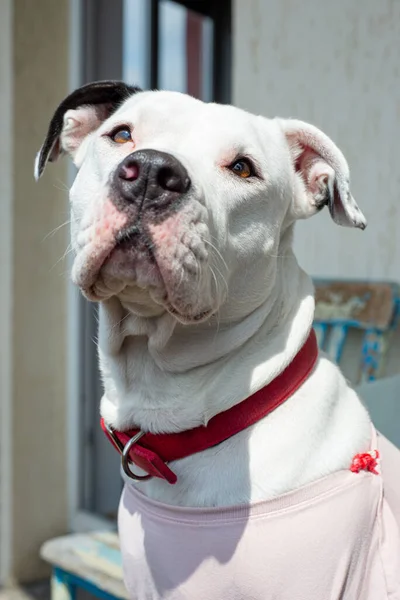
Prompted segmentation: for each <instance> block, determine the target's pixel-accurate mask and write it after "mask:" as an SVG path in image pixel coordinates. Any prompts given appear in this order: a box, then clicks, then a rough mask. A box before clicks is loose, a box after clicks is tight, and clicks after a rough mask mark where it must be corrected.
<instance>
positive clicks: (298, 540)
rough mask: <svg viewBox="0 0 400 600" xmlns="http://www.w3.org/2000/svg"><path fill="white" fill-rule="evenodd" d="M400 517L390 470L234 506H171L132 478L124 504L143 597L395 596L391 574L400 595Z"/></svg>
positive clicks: (131, 583) (127, 553)
mask: <svg viewBox="0 0 400 600" xmlns="http://www.w3.org/2000/svg"><path fill="white" fill-rule="evenodd" d="M392 518H393V517H392V514H391V512H390V510H388V507H387V506H386V505H385V503H384V500H383V493H382V481H381V477H380V476H376V475H373V474H371V473H360V474H357V475H356V474H353V473H350V472H344V471H341V472H338V473H335V474H334V475H331V476H329V477H327V478H324V479H322V480H319V481H318V482H315V483H313V484H311V485H309V486H306V487H303V488H301V489H300V490H297V491H295V492H292V493H290V494H286V495H284V496H281V497H279V498H276V499H274V500H270V501H267V502H263V503H257V504H254V505H252V506H241V507H239V508H227V509H225V508H224V509H218V508H217V509H183V508H176V507H171V506H167V505H163V504H159V503H157V502H154V501H149V500H148V499H146V498H145V497H144V496H142V495H141V494H140V493H138V492H137V491H135V490H134V489H133V488H132V487H131V486H126V487H125V490H124V493H123V496H122V500H121V505H120V512H119V531H120V539H121V547H122V553H123V557H124V571H125V578H126V584H127V587H128V590H129V592H130V594H131V597H132V598H135V600H144V599H145V598H150V597H151V598H154V599H161V598H163V599H167V598H168V600H178V599H181V598H191V600H196V599H198V600H200V599H201V600H203V599H204V598H207V599H208V600H226V598H230V599H231V600H245V599H248V598H253V599H254V600H265V598H266V597H268V598H275V597H276V598H280V600H293V598H307V600H312V599H313V598H315V599H318V600H320V599H321V598H328V597H329V598H330V600H339V599H340V600H354V599H355V598H361V597H362V598H365V600H383V599H385V600H386V599H387V598H389V596H388V593H387V588H386V585H387V583H386V582H387V581H388V578H389V580H390V582H391V585H393V586H394V588H393V589H397V590H399V594H400V545H399V536H398V532H397V530H396V528H395V527H394V526H393V525H394V522H393V521H392ZM382 539H383V540H384V542H383V543H382ZM371 594H372V595H371ZM398 597H400V596H396V595H395V596H394V598H398Z"/></svg>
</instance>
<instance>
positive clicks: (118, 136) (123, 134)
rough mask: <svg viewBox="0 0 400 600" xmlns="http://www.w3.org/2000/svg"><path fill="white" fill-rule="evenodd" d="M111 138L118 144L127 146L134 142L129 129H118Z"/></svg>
mask: <svg viewBox="0 0 400 600" xmlns="http://www.w3.org/2000/svg"><path fill="white" fill-rule="evenodd" d="M110 138H111V139H112V141H113V142H115V143H116V144H126V142H130V141H132V135H131V132H130V130H129V129H128V128H127V127H121V128H120V129H116V130H115V131H113V132H112V133H111V135H110Z"/></svg>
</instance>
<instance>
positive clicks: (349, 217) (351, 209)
mask: <svg viewBox="0 0 400 600" xmlns="http://www.w3.org/2000/svg"><path fill="white" fill-rule="evenodd" d="M279 121H280V123H281V126H282V128H283V131H284V133H285V136H286V139H287V142H288V144H289V148H290V151H291V154H292V158H293V164H294V167H295V170H296V173H297V174H298V175H299V177H300V179H301V181H300V186H297V187H298V189H297V190H296V191H295V200H294V201H295V207H294V211H295V214H296V216H297V217H298V218H306V217H308V216H311V215H312V214H314V213H316V212H318V211H319V210H320V209H321V208H323V206H325V205H328V207H329V211H330V213H331V217H332V219H333V220H334V221H335V223H337V224H338V225H343V226H346V227H358V228H359V229H365V227H366V226H367V221H366V219H365V217H364V215H363V214H362V212H361V211H360V209H359V208H358V206H357V204H356V202H355V200H354V198H353V196H352V195H351V193H350V174H349V167H348V164H347V161H346V159H345V157H344V156H343V154H342V153H341V151H340V150H339V148H338V147H337V146H336V145H335V144H334V143H333V142H332V140H331V139H330V138H329V137H328V136H327V135H325V134H324V133H323V132H322V131H320V130H319V129H317V127H314V126H313V125H309V124H308V123H304V122H303V121H298V120H296V119H286V120H284V119H279Z"/></svg>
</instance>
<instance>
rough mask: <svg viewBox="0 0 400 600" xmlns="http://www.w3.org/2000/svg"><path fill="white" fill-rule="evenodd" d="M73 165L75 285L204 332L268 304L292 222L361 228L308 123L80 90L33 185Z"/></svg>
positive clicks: (338, 172) (166, 98) (165, 96)
mask: <svg viewBox="0 0 400 600" xmlns="http://www.w3.org/2000/svg"><path fill="white" fill-rule="evenodd" d="M63 153H67V154H69V155H70V156H71V157H72V159H73V161H74V163H75V165H76V166H77V168H78V173H77V176H76V179H75V182H74V184H73V186H72V188H71V192H70V199H71V217H72V245H73V249H74V251H75V261H74V265H73V272H72V277H73V280H74V282H75V283H76V284H78V285H79V287H80V288H81V289H82V291H83V293H84V294H85V295H86V296H87V297H88V298H89V299H91V300H97V301H102V300H105V299H108V298H110V297H111V296H115V295H117V296H118V297H119V298H120V299H121V302H122V303H123V304H124V305H125V306H126V307H128V308H129V309H130V310H132V311H133V312H135V313H136V314H138V315H140V316H149V317H151V316H158V315H161V314H163V313H164V312H166V311H167V312H169V313H171V314H173V315H174V316H175V317H176V318H177V319H178V320H179V321H181V322H183V323H193V322H199V321H202V320H205V319H207V318H208V317H209V316H210V315H212V314H213V313H215V312H217V311H218V310H219V309H220V308H221V307H222V306H223V305H225V306H226V303H227V297H228V290H229V298H230V299H232V298H234V302H231V304H230V310H229V311H228V312H229V318H232V319H235V318H239V317H241V316H244V315H245V314H249V313H250V312H251V311H253V310H254V309H255V308H257V307H258V306H259V305H260V304H261V303H262V302H263V301H265V297H266V293H267V290H268V289H271V285H273V281H274V278H275V276H276V270H277V258H276V257H277V256H278V255H279V252H280V244H281V243H282V240H283V239H284V238H285V234H287V237H290V232H291V229H292V227H291V226H292V225H293V223H294V221H295V220H297V219H301V218H306V217H309V216H311V215H313V214H315V213H317V212H318V211H319V210H320V209H321V208H322V207H323V206H325V205H327V206H328V207H329V210H330V213H331V216H332V218H333V220H334V221H335V222H336V223H338V224H340V225H347V226H352V227H359V228H361V229H363V228H364V227H365V225H366V221H365V219H364V217H363V215H362V214H361V212H360V210H359V209H358V207H357V205H356V203H355V202H354V200H353V198H352V196H351V194H350V191H349V170H348V166H347V163H346V160H345V158H344V157H343V155H342V153H341V152H340V150H339V149H338V148H337V147H336V146H335V144H334V143H333V142H332V141H331V140H330V139H329V138H328V137H327V136H326V135H325V134H323V133H322V132H321V131H319V130H318V129H316V128H315V127H313V126H312V125H308V124H306V123H303V122H301V121H296V120H290V119H289V120H282V119H266V118H263V117H258V116H255V115H251V114H248V113H246V112H244V111H242V110H239V109H237V108H234V107H232V106H222V105H217V104H206V103H203V102H201V101H199V100H196V99H194V98H192V97H190V96H187V95H184V94H179V93H175V92H158V91H152V92H142V91H140V90H139V89H137V88H134V87H130V86H127V85H125V84H123V83H121V82H112V81H107V82H98V83H94V84H89V85H86V86H84V87H83V88H80V89H79V90H76V91H75V92H74V93H72V94H71V95H70V96H68V97H67V98H66V99H65V100H64V101H63V102H62V103H61V104H60V106H59V107H58V109H57V110H56V112H55V114H54V117H53V119H52V120H51V122H50V126H49V130H48V133H47V136H46V139H45V142H44V144H43V146H42V148H41V150H40V152H39V154H38V156H37V159H36V165H35V175H36V177H37V178H38V177H40V175H41V174H42V172H43V170H44V168H45V166H46V163H47V162H48V161H54V160H56V159H57V158H58V157H59V156H60V155H61V154H63Z"/></svg>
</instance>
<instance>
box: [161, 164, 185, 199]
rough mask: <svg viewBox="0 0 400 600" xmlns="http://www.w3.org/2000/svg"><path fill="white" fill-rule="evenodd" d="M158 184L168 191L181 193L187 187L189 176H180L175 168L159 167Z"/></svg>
mask: <svg viewBox="0 0 400 600" xmlns="http://www.w3.org/2000/svg"><path fill="white" fill-rule="evenodd" d="M157 183H158V185H159V186H160V187H161V188H163V189H164V190H166V191H168V192H177V193H179V194H182V193H183V192H186V191H187V189H188V187H189V178H188V177H185V176H182V174H181V173H178V172H177V171H176V170H175V169H173V168H172V167H169V166H165V167H161V168H160V170H159V171H158V173H157Z"/></svg>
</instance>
